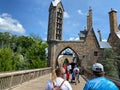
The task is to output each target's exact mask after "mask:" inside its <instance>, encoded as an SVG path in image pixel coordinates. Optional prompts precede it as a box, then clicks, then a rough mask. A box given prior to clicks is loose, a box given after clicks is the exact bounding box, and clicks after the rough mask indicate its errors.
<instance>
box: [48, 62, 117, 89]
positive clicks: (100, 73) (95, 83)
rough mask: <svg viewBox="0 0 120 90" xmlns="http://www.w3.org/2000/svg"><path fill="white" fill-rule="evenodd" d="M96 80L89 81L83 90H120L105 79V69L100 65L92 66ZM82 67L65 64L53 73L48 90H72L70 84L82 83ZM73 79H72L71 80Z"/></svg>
mask: <svg viewBox="0 0 120 90" xmlns="http://www.w3.org/2000/svg"><path fill="white" fill-rule="evenodd" d="M92 71H93V75H94V78H93V79H91V80H89V81H87V82H86V84H85V86H84V88H83V90H119V89H118V87H117V86H116V85H115V84H114V83H113V82H112V81H110V80H109V79H107V78H105V77H104V67H103V65H102V64H100V63H95V64H93V66H92ZM80 72H81V67H79V66H77V65H75V66H74V67H72V66H71V65H70V64H68V65H66V64H63V67H57V68H56V69H55V70H53V71H52V78H51V80H49V81H48V82H47V84H46V90H72V87H71V85H70V82H71V83H73V82H75V85H77V83H80ZM70 77H71V78H70Z"/></svg>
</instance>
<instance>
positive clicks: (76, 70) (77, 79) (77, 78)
mask: <svg viewBox="0 0 120 90" xmlns="http://www.w3.org/2000/svg"><path fill="white" fill-rule="evenodd" d="M73 72H74V77H75V85H77V83H80V76H79V72H80V70H79V68H78V66H77V65H75V68H74V70H73Z"/></svg>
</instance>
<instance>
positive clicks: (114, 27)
mask: <svg viewBox="0 0 120 90" xmlns="http://www.w3.org/2000/svg"><path fill="white" fill-rule="evenodd" d="M109 20H110V33H113V32H118V22H117V11H116V10H113V9H111V11H110V12H109Z"/></svg>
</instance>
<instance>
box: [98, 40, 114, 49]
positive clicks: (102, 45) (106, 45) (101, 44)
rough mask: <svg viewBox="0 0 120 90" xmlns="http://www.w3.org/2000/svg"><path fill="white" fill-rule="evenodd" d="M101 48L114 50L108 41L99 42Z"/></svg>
mask: <svg viewBox="0 0 120 90" xmlns="http://www.w3.org/2000/svg"><path fill="white" fill-rule="evenodd" d="M99 45H100V48H112V47H111V46H110V44H109V43H108V42H106V41H101V42H100V41H99Z"/></svg>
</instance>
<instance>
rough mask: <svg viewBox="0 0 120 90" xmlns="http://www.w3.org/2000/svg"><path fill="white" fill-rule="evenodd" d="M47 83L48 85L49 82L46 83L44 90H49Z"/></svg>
mask: <svg viewBox="0 0 120 90" xmlns="http://www.w3.org/2000/svg"><path fill="white" fill-rule="evenodd" d="M49 83H50V81H48V82H47V84H46V87H45V90H49V88H50V87H49Z"/></svg>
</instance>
